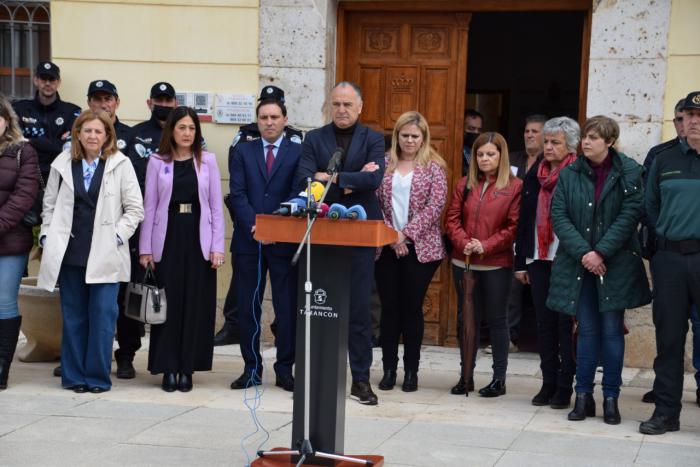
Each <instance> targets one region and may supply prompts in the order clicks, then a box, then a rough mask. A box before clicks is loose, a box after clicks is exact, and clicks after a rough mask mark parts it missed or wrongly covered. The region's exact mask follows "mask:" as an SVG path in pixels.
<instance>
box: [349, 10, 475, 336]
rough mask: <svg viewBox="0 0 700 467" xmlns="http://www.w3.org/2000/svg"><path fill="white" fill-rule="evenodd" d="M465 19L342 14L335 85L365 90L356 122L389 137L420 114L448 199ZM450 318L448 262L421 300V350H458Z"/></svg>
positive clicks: (455, 156)
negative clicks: (444, 173)
mask: <svg viewBox="0 0 700 467" xmlns="http://www.w3.org/2000/svg"><path fill="white" fill-rule="evenodd" d="M470 17H471V15H469V14H464V13H424V12H411V13H396V12H387V13H382V12H363V11H347V12H345V14H344V17H343V21H342V22H340V23H339V31H338V76H337V78H338V80H341V79H344V80H351V81H355V82H357V83H358V84H359V85H360V86H361V87H362V92H363V100H364V104H363V109H362V114H361V121H362V122H363V123H364V124H366V125H368V126H371V127H372V128H374V129H376V130H378V131H382V132H384V133H385V134H391V131H392V130H393V128H394V124H395V122H396V120H397V118H398V117H399V116H400V115H401V114H402V113H403V112H406V111H408V110H418V111H419V112H421V113H422V114H423V115H424V116H425V117H426V119H427V120H428V123H429V125H430V133H431V140H432V144H433V146H434V147H435V149H436V150H437V151H438V152H439V153H440V154H441V155H442V156H443V157H444V158H445V160H446V161H447V164H448V166H449V172H448V183H449V187H450V193H451V192H452V187H453V186H454V182H455V181H456V180H459V177H460V175H461V150H462V146H461V143H462V125H463V112H464V110H463V109H464V95H465V87H466V85H465V83H466V59H467V32H468V31H467V29H468V24H469V20H470ZM450 310H452V311H450ZM455 310H456V303H455V298H454V292H453V286H452V279H451V275H450V265H449V261H447V260H445V261H444V262H443V264H442V265H441V267H440V268H438V270H437V272H436V273H435V276H434V277H433V280H432V283H431V285H430V288H429V290H428V293H427V294H426V297H425V303H424V306H423V311H424V313H425V337H424V339H423V342H424V343H425V344H433V345H434V344H439V345H442V344H448V345H455V344H456V343H457V341H456V325H455V323H456V319H455V315H456V311H455Z"/></svg>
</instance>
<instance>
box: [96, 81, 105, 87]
mask: <svg viewBox="0 0 700 467" xmlns="http://www.w3.org/2000/svg"><path fill="white" fill-rule="evenodd" d="M95 86H96V87H98V88H101V87H102V86H104V83H103V82H102V81H98V82H96V83H95Z"/></svg>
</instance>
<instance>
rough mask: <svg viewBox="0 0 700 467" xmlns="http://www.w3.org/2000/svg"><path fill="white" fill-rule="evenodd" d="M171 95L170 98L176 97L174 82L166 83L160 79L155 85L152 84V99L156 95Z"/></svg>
mask: <svg viewBox="0 0 700 467" xmlns="http://www.w3.org/2000/svg"><path fill="white" fill-rule="evenodd" d="M161 96H165V97H169V98H170V99H175V88H174V87H173V85H172V84H170V83H166V82H165V81H160V82H158V83H156V84H154V85H153V86H151V99H153V98H154V97H161Z"/></svg>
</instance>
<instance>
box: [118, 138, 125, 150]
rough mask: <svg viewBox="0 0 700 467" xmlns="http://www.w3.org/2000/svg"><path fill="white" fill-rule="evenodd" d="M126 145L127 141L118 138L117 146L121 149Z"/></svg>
mask: <svg viewBox="0 0 700 467" xmlns="http://www.w3.org/2000/svg"><path fill="white" fill-rule="evenodd" d="M125 147H126V141H124V140H123V139H118V140H117V148H119V149H124V148H125Z"/></svg>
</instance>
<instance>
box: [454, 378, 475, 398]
mask: <svg viewBox="0 0 700 467" xmlns="http://www.w3.org/2000/svg"><path fill="white" fill-rule="evenodd" d="M473 391H474V378H471V379H470V380H469V384H467V383H466V381H464V376H460V377H459V381H457V384H455V385H454V386H452V389H450V393H452V394H454V395H465V394H467V395H468V393H470V392H473Z"/></svg>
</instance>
